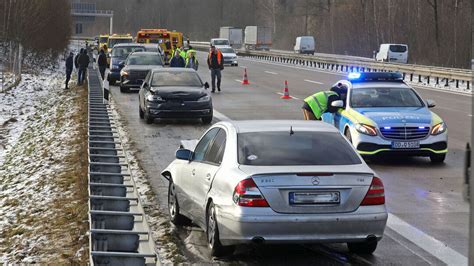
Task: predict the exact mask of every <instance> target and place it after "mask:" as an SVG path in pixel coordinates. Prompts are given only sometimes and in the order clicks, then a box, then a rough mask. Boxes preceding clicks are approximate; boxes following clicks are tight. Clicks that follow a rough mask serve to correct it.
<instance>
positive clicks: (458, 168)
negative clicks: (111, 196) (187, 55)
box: [111, 52, 471, 265]
mask: <svg viewBox="0 0 474 266" xmlns="http://www.w3.org/2000/svg"><path fill="white" fill-rule="evenodd" d="M198 57H199V59H200V63H201V65H200V69H199V71H198V72H199V74H200V76H201V78H202V79H203V80H204V81H208V82H209V83H210V73H209V71H208V69H207V66H206V62H205V54H204V53H201V52H199V53H198ZM243 67H246V68H247V72H248V77H249V80H250V85H247V86H244V85H241V83H240V81H241V80H242V75H243ZM343 77H344V76H343V75H342V74H338V73H331V72H325V71H319V70H315V69H309V68H305V67H297V66H289V65H281V64H274V63H269V62H262V61H255V60H249V59H240V61H239V67H226V68H225V70H224V71H223V80H222V92H220V93H215V94H213V103H214V108H215V113H214V121H213V122H218V121H219V120H225V119H232V120H247V119H252V120H253V119H303V115H302V112H301V105H302V99H304V98H305V97H306V96H308V95H310V94H312V93H314V92H316V91H320V90H325V89H328V88H329V87H330V86H331V85H332V84H334V83H335V82H336V81H337V80H339V79H342V78H343ZM285 80H287V81H288V84H289V90H290V94H291V96H293V97H295V98H294V99H292V100H282V99H280V94H281V92H282V89H283V87H284V81H285ZM416 89H417V91H418V92H420V94H421V95H422V97H424V98H425V99H433V100H435V101H436V102H437V106H436V107H435V108H434V109H433V111H435V112H436V113H437V114H439V115H440V116H441V117H442V118H443V119H444V120H445V121H446V122H447V124H448V128H449V144H448V146H449V153H448V156H447V159H446V162H445V164H443V165H432V164H431V163H430V160H429V158H396V157H384V158H382V159H380V160H374V161H370V162H369V165H370V166H371V167H372V168H373V169H374V170H375V171H376V172H377V173H378V175H379V176H380V177H381V178H382V179H383V181H384V185H385V195H386V204H387V208H388V211H389V213H390V216H389V220H388V224H387V228H386V231H385V236H384V238H383V239H382V240H381V242H380V243H379V246H378V248H377V250H376V252H375V253H374V254H373V255H370V256H358V255H354V254H350V253H349V252H348V251H347V249H346V247H345V245H342V244H334V245H282V246H242V247H239V248H238V249H237V250H236V252H235V253H234V255H233V256H231V257H229V258H226V259H224V260H223V261H221V262H225V263H227V262H228V263H231V264H233V263H239V264H262V263H265V264H329V265H340V264H375V265H386V264H394V265H425V264H436V265H440V264H453V265H460V264H467V254H468V232H469V230H468V222H469V209H468V206H469V205H468V204H467V203H466V202H465V201H464V200H463V198H462V182H463V164H464V148H465V145H466V143H467V142H468V141H469V138H470V134H471V132H470V128H471V96H468V95H463V94H457V93H451V92H441V91H436V90H433V89H426V88H416ZM111 92H112V95H113V98H114V99H115V101H116V102H117V103H118V108H119V111H120V112H121V114H122V115H123V118H124V119H125V123H126V124H127V126H128V129H129V132H130V134H131V138H132V140H133V142H134V143H135V146H136V148H137V149H138V150H139V154H138V158H139V160H140V161H141V164H142V166H143V168H144V170H145V171H146V172H147V174H148V176H149V177H150V179H151V180H152V185H153V188H154V190H155V192H156V193H157V195H159V198H160V200H159V202H158V204H159V205H160V207H161V208H162V210H163V211H165V212H167V207H166V204H167V201H166V194H167V189H168V184H167V181H166V180H164V179H163V178H161V177H160V175H159V173H160V172H161V170H162V169H164V168H165V167H166V166H167V165H168V164H169V163H170V162H171V161H172V160H173V159H174V152H175V150H176V148H177V147H178V145H179V142H180V140H181V139H196V138H199V137H200V136H201V134H202V133H203V131H205V130H206V129H207V128H208V126H204V125H202V124H201V123H200V121H198V120H189V121H173V120H171V121H170V120H163V121H161V120H157V121H155V123H154V124H151V125H147V124H145V122H144V121H143V120H140V119H139V117H138V94H137V93H126V94H123V93H120V92H119V89H118V87H111ZM179 235H180V238H181V240H182V241H183V243H182V244H183V247H186V249H187V250H186V251H185V254H186V256H187V257H188V260H189V262H191V263H209V262H215V261H213V260H212V258H211V257H210V255H209V252H208V251H207V248H206V243H205V234H204V232H202V230H200V229H199V228H197V227H195V226H189V227H185V228H182V229H179Z"/></svg>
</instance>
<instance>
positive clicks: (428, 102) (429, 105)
mask: <svg viewBox="0 0 474 266" xmlns="http://www.w3.org/2000/svg"><path fill="white" fill-rule="evenodd" d="M426 105H427V106H428V108H433V107H435V106H436V102H435V101H433V100H426Z"/></svg>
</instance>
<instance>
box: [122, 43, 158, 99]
mask: <svg viewBox="0 0 474 266" xmlns="http://www.w3.org/2000/svg"><path fill="white" fill-rule="evenodd" d="M120 66H121V67H123V68H122V70H121V71H120V92H128V91H130V89H133V88H137V89H139V88H140V87H141V86H142V83H143V80H145V78H146V76H147V75H148V72H149V71H150V70H152V69H154V68H158V67H163V58H162V57H161V55H160V54H159V53H158V52H134V53H131V54H130V55H128V57H127V59H126V60H125V61H124V62H120Z"/></svg>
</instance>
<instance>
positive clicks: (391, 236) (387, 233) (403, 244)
mask: <svg viewBox="0 0 474 266" xmlns="http://www.w3.org/2000/svg"><path fill="white" fill-rule="evenodd" d="M383 234H384V235H386V236H388V237H390V238H391V239H392V240H393V241H395V242H397V243H398V244H399V245H400V246H402V247H404V248H406V249H408V250H409V251H410V252H411V253H413V254H415V255H417V256H418V257H420V258H421V259H422V260H424V261H426V262H427V263H428V265H430V264H432V263H431V262H430V261H429V260H428V259H427V258H425V257H424V256H422V255H421V254H418V253H417V252H416V251H414V250H413V249H412V248H410V247H409V246H408V245H406V244H405V243H403V242H402V241H400V240H398V239H397V238H396V237H395V236H394V235H392V233H389V232H387V231H385V232H384V233H383ZM408 241H410V240H408Z"/></svg>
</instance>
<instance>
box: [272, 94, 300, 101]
mask: <svg viewBox="0 0 474 266" xmlns="http://www.w3.org/2000/svg"><path fill="white" fill-rule="evenodd" d="M275 93H276V94H280V95H284V93H283V92H275ZM290 97H291V99H295V100H300V98H297V97H295V96H291V95H290Z"/></svg>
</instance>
